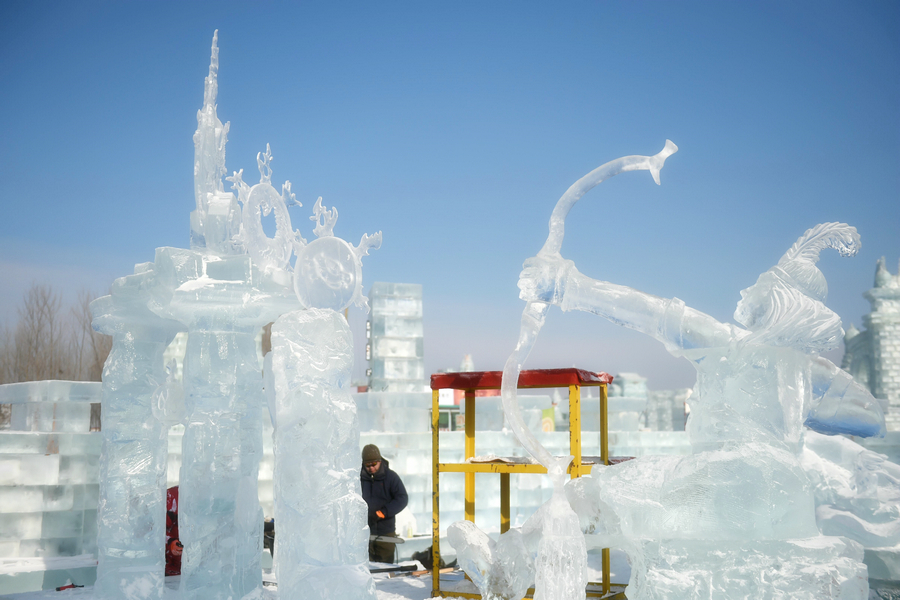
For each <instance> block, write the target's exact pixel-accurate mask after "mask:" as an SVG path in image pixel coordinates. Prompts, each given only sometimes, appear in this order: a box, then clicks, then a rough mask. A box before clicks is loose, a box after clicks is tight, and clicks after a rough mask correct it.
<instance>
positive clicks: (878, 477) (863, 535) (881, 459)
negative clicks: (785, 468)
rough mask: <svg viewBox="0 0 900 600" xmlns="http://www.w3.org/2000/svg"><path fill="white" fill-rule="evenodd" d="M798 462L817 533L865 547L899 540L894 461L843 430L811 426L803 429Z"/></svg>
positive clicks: (899, 484) (898, 481)
mask: <svg viewBox="0 0 900 600" xmlns="http://www.w3.org/2000/svg"><path fill="white" fill-rule="evenodd" d="M801 463H802V464H803V467H804V468H805V469H806V472H807V473H808V474H809V475H810V479H811V480H812V484H813V490H814V493H815V498H816V522H817V523H818V525H819V530H820V531H821V532H822V533H823V534H825V535H838V536H843V537H847V538H850V539H851V540H855V541H857V542H859V543H860V544H862V545H863V546H865V547H866V548H880V547H885V546H897V545H898V544H900V465H897V464H895V463H892V462H890V461H889V460H887V457H885V456H884V455H882V454H878V453H876V452H872V451H871V450H867V449H865V448H863V447H862V446H860V445H859V444H857V443H856V442H854V441H852V440H849V439H847V438H845V437H843V436H829V435H822V434H819V433H816V432H814V431H806V432H805V433H804V436H803V453H802V455H801Z"/></svg>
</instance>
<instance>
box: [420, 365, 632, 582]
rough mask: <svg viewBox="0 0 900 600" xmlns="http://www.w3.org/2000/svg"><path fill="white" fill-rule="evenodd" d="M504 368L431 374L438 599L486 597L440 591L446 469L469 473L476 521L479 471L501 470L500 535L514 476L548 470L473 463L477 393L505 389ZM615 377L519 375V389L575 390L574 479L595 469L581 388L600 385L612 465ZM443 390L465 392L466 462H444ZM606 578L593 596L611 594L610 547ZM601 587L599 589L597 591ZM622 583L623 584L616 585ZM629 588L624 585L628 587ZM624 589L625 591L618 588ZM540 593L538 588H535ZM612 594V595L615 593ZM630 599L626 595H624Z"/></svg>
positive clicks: (603, 433) (603, 434) (468, 501)
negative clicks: (610, 412) (584, 431)
mask: <svg viewBox="0 0 900 600" xmlns="http://www.w3.org/2000/svg"><path fill="white" fill-rule="evenodd" d="M501 377H502V373H501V372H500V371H476V372H466V373H437V374H435V375H432V376H431V389H432V396H431V436H432V438H431V440H432V441H431V444H432V455H433V457H432V472H431V477H432V490H433V492H432V510H433V512H432V545H431V548H432V561H433V562H432V564H433V565H434V569H433V572H432V592H431V595H432V597H438V596H439V597H447V596H460V597H464V598H481V595H480V594H471V593H462V592H456V591H452V592H451V591H443V590H441V589H440V569H439V565H440V564H441V554H440V489H439V481H440V474H441V473H463V474H464V475H465V518H466V520H468V521H472V522H474V521H475V474H476V473H497V474H499V475H500V533H504V532H506V531H508V530H509V527H510V505H509V491H510V478H509V476H510V474H511V473H535V474H541V473H546V472H547V469H546V467H544V466H543V465H540V464H510V463H504V462H489V463H470V462H468V460H469V459H470V458H473V457H474V456H475V398H476V396H475V391H476V390H497V389H500V382H501ZM609 383H612V376H611V375H609V374H607V373H593V372H590V371H584V370H581V369H574V368H572V369H540V370H530V371H522V372H521V373H520V374H519V384H518V387H519V389H540V388H560V387H567V388H569V452H570V453H571V454H572V456H573V457H574V458H573V459H572V463H571V464H570V465H569V469H568V473H569V474H570V475H571V477H572V479H575V478H576V477H581V476H582V475H587V474H589V473H590V472H591V466H592V464H593V463H585V462H584V457H583V456H582V454H581V388H582V387H597V388H599V395H600V457H599V459H600V462H601V463H602V464H605V465H608V464H610V461H609V436H608V432H607V385H608V384H609ZM442 389H453V390H463V391H464V392H465V460H466V462H463V463H442V462H441V461H440V430H439V426H438V419H439V406H438V398H439V392H440V390H442ZM602 570H603V581H602V582H601V583H600V584H595V583H589V584H588V589H587V590H586V592H585V594H586V596H587V597H607V596H609V594H610V592H611V587H613V586H611V585H610V582H609V577H610V575H609V571H610V565H609V549H608V548H604V549H603V551H602ZM598 587H599V590H598V589H597V588H598ZM614 587H619V586H614ZM622 587H623V589H624V586H622ZM612 591H614V592H616V597H618V592H619V591H620V590H618V589H616V590H612ZM529 593H530V594H533V593H534V590H533V589H530V590H529ZM609 597H610V598H611V597H612V596H609ZM622 597H624V596H622Z"/></svg>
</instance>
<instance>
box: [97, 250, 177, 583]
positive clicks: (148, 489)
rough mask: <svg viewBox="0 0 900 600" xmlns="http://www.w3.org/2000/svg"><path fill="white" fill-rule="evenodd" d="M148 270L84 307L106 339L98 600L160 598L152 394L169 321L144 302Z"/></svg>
mask: <svg viewBox="0 0 900 600" xmlns="http://www.w3.org/2000/svg"><path fill="white" fill-rule="evenodd" d="M151 279H152V270H150V269H146V268H145V269H144V271H143V272H142V273H139V274H136V275H130V276H127V277H123V278H120V279H117V280H116V282H115V283H114V284H113V287H112V295H110V296H105V297H103V298H99V299H97V300H95V301H94V302H93V303H92V304H91V311H92V313H93V315H94V323H93V325H94V328H95V329H96V330H97V331H100V332H101V333H105V334H107V335H111V336H112V337H113V345H112V350H111V351H110V354H109V358H108V359H107V361H106V364H105V366H104V368H103V396H102V399H101V418H102V429H101V433H102V436H103V447H102V451H101V455H100V503H99V506H98V510H97V521H98V528H99V530H98V536H97V549H98V559H99V563H98V566H97V582H96V584H95V588H94V589H95V593H96V597H97V598H104V599H110V600H113V599H116V600H117V599H122V598H128V599H134V600H144V599H148V600H149V599H154V600H155V599H158V598H162V593H163V578H164V571H165V553H164V548H165V531H166V500H165V499H166V463H167V457H168V454H167V432H168V427H166V426H165V425H164V424H163V423H162V422H161V421H160V420H159V419H158V418H157V415H156V414H155V410H154V407H153V395H154V392H155V391H156V389H157V387H158V386H159V385H161V384H162V383H163V382H164V381H165V379H166V378H165V372H164V367H163V351H164V350H165V348H166V346H167V345H168V344H169V343H170V342H171V341H172V338H173V337H174V336H175V333H176V331H177V325H176V324H174V323H172V322H169V321H165V320H163V319H161V318H159V317H157V316H156V315H154V314H153V313H151V312H150V311H149V310H148V309H147V307H146V303H147V299H148V292H147V284H148V283H149V282H150V280H151Z"/></svg>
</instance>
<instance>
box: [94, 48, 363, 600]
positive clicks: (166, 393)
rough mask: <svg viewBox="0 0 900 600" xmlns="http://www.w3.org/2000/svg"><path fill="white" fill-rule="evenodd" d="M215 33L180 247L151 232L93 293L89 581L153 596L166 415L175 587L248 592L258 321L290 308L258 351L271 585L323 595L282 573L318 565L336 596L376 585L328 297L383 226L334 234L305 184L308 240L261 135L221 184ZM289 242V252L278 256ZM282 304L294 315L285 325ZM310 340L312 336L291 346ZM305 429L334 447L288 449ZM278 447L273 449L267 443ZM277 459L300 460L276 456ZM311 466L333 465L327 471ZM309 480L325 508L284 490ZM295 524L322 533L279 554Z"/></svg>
mask: <svg viewBox="0 0 900 600" xmlns="http://www.w3.org/2000/svg"><path fill="white" fill-rule="evenodd" d="M217 37H218V36H217V35H214V36H213V42H212V56H211V61H210V67H209V75H208V76H207V78H206V80H205V88H204V104H203V107H202V108H201V109H200V110H199V111H198V113H197V122H198V127H197V131H196V133H195V134H194V146H195V159H194V188H195V189H194V192H195V199H196V210H195V211H193V212H192V213H191V248H190V249H189V250H185V249H180V248H157V250H156V259H155V261H154V262H153V263H145V264H140V265H137V266H136V267H135V273H134V275H129V276H126V277H122V278H120V279H117V280H116V281H115V282H114V284H113V286H112V289H111V294H110V295H109V296H105V297H103V298H99V299H97V300H96V301H95V302H94V303H93V304H92V305H91V310H92V312H93V315H94V327H95V328H96V329H97V330H99V331H102V332H104V333H107V334H110V335H112V336H113V340H114V342H113V350H112V352H111V353H110V358H109V360H108V361H107V363H106V365H105V368H104V374H103V397H102V418H103V427H102V432H103V449H102V453H101V467H100V468H101V473H100V480H101V484H100V485H101V488H100V504H99V508H98V522H99V531H98V554H99V564H98V569H97V582H96V585H95V594H96V596H97V597H98V598H104V599H109V600H120V599H125V598H128V599H134V600H141V599H154V600H155V599H160V598H162V597H163V589H164V586H163V573H164V566H165V556H164V553H163V548H164V535H165V519H166V512H165V510H166V507H165V484H166V443H167V439H166V432H167V428H168V426H170V425H172V424H175V423H178V422H182V423H184V424H185V434H184V438H183V450H182V468H181V475H180V478H179V479H180V481H181V485H180V490H179V492H180V493H179V501H180V507H179V530H180V534H181V541H182V542H183V543H184V555H183V561H182V576H181V597H183V598H185V600H188V599H198V600H199V599H203V600H207V599H222V600H225V599H227V598H232V599H242V598H256V597H260V595H261V592H262V573H261V568H260V557H261V553H262V543H261V533H262V532H261V528H262V511H261V509H260V505H259V499H258V493H257V488H258V483H257V480H258V472H259V461H260V457H261V456H262V411H263V410H264V407H265V400H266V395H265V392H264V389H263V379H262V374H261V370H260V365H259V361H258V357H257V346H256V336H257V334H258V332H259V331H260V329H261V328H262V327H263V326H264V325H266V324H267V323H271V322H273V321H275V320H276V319H278V317H279V316H281V315H285V313H289V314H287V315H285V319H284V320H279V322H278V323H276V327H275V329H276V331H277V332H278V334H277V336H276V339H277V340H278V348H277V349H276V352H275V353H274V358H272V356H273V355H272V354H270V355H269V356H270V367H271V366H272V365H271V363H272V362H274V368H275V369H284V370H285V372H283V373H272V372H271V371H272V369H271V368H270V369H269V375H270V376H272V377H274V378H275V380H276V381H282V382H287V384H286V385H287V387H285V388H283V389H282V395H281V396H278V395H277V394H275V393H274V390H273V389H272V387H271V386H270V388H269V390H270V397H269V404H270V409H271V410H272V415H271V416H272V420H273V422H274V423H276V424H277V425H276V472H275V485H276V494H277V495H278V496H277V497H278V499H279V500H278V504H276V513H277V514H278V518H279V520H281V514H282V513H279V512H278V511H279V510H281V511H287V512H284V514H285V515H286V516H285V518H284V522H279V534H280V535H279V549H280V550H279V552H280V553H281V554H282V556H281V557H280V558H281V560H280V561H279V566H276V569H280V570H281V572H282V575H281V576H280V577H283V578H284V581H283V583H282V586H280V587H281V588H282V589H281V596H282V597H296V598H317V597H319V598H322V597H325V596H323V595H322V593H321V590H319V592H318V594H316V593H313V591H311V589H312V588H314V587H316V586H315V585H313V586H312V587H310V586H307V587H306V588H302V587H301V588H298V589H292V585H300V584H302V583H303V582H302V581H300V582H299V583H298V579H302V578H298V577H296V576H292V575H291V572H292V571H300V572H302V573H304V574H307V575H308V574H309V573H310V572H311V571H316V570H318V571H319V574H318V575H316V576H314V577H310V578H308V579H309V580H315V579H316V577H317V578H318V581H319V582H322V581H325V580H326V579H328V578H333V579H332V581H331V583H333V581H335V580H340V581H342V582H344V585H342V586H341V591H342V597H346V598H367V599H368V598H374V585H373V583H372V580H371V577H370V576H369V575H368V572H367V571H366V570H365V567H364V564H365V561H366V559H367V554H366V548H367V532H366V512H365V503H364V502H363V500H362V498H361V496H360V493H359V482H358V478H351V479H350V482H351V483H353V484H355V487H353V485H348V483H347V477H346V473H344V472H343V471H342V470H341V469H343V470H346V468H347V467H346V464H347V463H348V460H349V459H348V458H347V456H348V455H349V453H351V450H350V448H351V447H352V455H353V459H354V460H353V461H352V463H353V464H352V470H353V471H354V474H355V469H356V467H357V466H358V461H357V460H356V453H357V452H358V447H359V441H358V440H359V431H358V426H357V424H356V413H355V407H353V405H352V402H350V407H348V406H347V403H348V402H349V390H348V389H347V386H348V384H349V373H350V367H351V365H352V344H351V339H350V336H349V330H348V329H347V325H346V322H345V321H344V320H343V318H342V317H340V315H339V314H338V313H337V312H335V310H336V309H339V308H342V307H343V306H346V304H347V303H349V302H346V301H347V300H349V301H358V300H359V296H360V293H359V290H360V288H361V263H360V258H361V257H362V256H363V255H364V254H366V252H367V251H368V250H369V249H371V248H377V247H378V246H379V244H380V241H381V236H380V234H376V236H374V237H372V238H369V237H368V236H363V241H362V242H361V243H360V246H359V248H354V247H352V246H350V245H349V244H347V243H346V242H344V241H343V240H340V239H339V238H336V237H334V236H333V233H332V227H333V225H334V221H335V220H336V218H337V212H336V211H334V210H332V211H326V210H325V209H324V208H323V207H322V206H321V199H320V201H319V202H318V203H317V204H316V208H315V211H314V212H315V216H314V217H313V220H316V221H317V225H316V228H315V229H314V232H315V233H316V235H317V236H318V238H319V239H317V240H315V241H314V242H312V243H309V244H307V243H306V241H305V240H304V239H303V238H302V237H301V236H300V235H299V233H297V232H294V231H292V230H291V222H290V216H289V215H288V212H287V207H288V206H289V205H299V203H298V202H296V200H295V197H294V194H293V193H292V192H291V184H290V182H285V183H284V185H283V186H282V191H281V193H278V192H277V191H276V190H275V188H274V187H273V186H272V184H271V174H272V171H271V161H272V155H271V152H270V151H269V149H268V147H267V149H266V152H265V154H262V153H261V154H260V155H259V156H258V157H257V163H258V166H259V171H260V182H259V183H258V184H256V185H254V186H252V187H250V186H248V185H247V184H246V183H244V182H243V179H242V177H243V171H240V172H237V173H234V174H233V175H232V176H231V177H229V178H228V180H229V181H230V182H231V183H232V189H234V190H236V191H237V192H238V194H237V196H235V194H233V193H231V192H228V191H225V189H224V184H223V177H224V175H225V173H226V171H225V144H226V141H227V134H228V124H227V123H226V124H224V125H223V124H222V122H221V121H220V120H219V119H218V117H217V115H216V95H217V77H218V46H217ZM239 203H240V204H239ZM272 212H274V216H275V221H276V227H277V232H276V234H275V237H274V238H268V237H267V236H266V235H265V233H264V231H263V229H262V225H261V221H260V220H261V218H262V216H264V215H268V214H271V213H272ZM293 252H296V253H297V255H298V256H297V261H296V267H295V268H294V269H293V273H292V272H291V271H292V269H291V266H290V258H291V254H292V253H293ZM298 309H305V310H298ZM291 311H295V312H291ZM292 320H293V321H295V322H299V323H300V324H299V325H294V329H293V330H292V329H291V326H290V325H289V323H290V322H291V321H292ZM303 323H307V325H303ZM178 331H187V332H188V342H187V349H186V353H185V361H184V377H183V387H181V386H178V385H177V384H176V383H174V382H173V381H172V380H171V378H168V379H167V377H166V374H165V370H164V367H163V364H162V352H163V350H164V349H165V347H166V345H167V344H168V343H169V342H170V341H171V340H172V338H173V337H174V335H175V333H176V332H178ZM295 334H297V335H299V336H301V337H300V338H299V339H298V340H297V344H298V345H299V346H301V347H305V348H306V349H307V350H310V351H312V352H313V354H315V353H316V352H318V353H319V355H317V356H316V357H313V356H312V355H309V356H307V355H303V354H302V352H301V353H300V354H299V355H298V354H292V353H291V350H289V349H288V345H289V344H290V343H292V342H293V341H294V339H293V337H292V336H293V335H295ZM303 336H305V337H303ZM309 340H313V341H312V346H311V347H307V346H304V344H305V343H308V342H309ZM317 344H322V346H321V347H319V346H318V345H317ZM322 352H324V353H325V354H324V355H322ZM308 358H319V359H321V360H320V363H317V365H318V366H322V367H323V368H324V370H323V371H321V372H318V371H317V372H316V373H312V372H310V371H309V368H310V366H311V365H310V363H308V362H307V359H308ZM300 384H302V385H304V386H307V387H306V388H304V393H302V394H296V397H295V396H290V395H289V394H290V393H293V392H295V391H296V387H297V386H298V385H300ZM303 402H306V403H307V404H305V405H304V404H302V403H303ZM350 409H352V410H350ZM304 411H308V412H309V414H310V415H312V416H313V417H314V419H313V420H314V423H313V422H310V424H309V425H310V427H321V431H320V432H319V433H320V434H323V435H324V434H326V433H327V432H331V435H330V437H329V438H328V439H317V440H316V442H313V441H311V440H306V439H304V440H297V439H292V436H295V435H296V434H297V433H302V432H301V431H300V429H302V427H301V426H300V424H301V423H302V422H303V421H304V419H305V418H306V416H308V415H307V414H306V413H304ZM325 417H333V418H336V420H333V421H328V420H327V418H325ZM278 425H281V427H278ZM354 436H355V437H354ZM326 437H327V436H326ZM319 442H321V443H322V444H323V445H322V446H321V447H320V448H319V447H317V450H321V451H322V452H330V453H332V456H333V457H337V458H335V459H334V460H335V461H336V462H335V463H333V464H325V463H324V462H322V461H319V460H314V459H313V456H314V454H315V453H314V451H313V450H312V449H309V448H306V449H301V448H300V446H303V445H304V444H310V445H312V444H315V443H319ZM298 444H299V446H298ZM328 444H331V445H328ZM285 452H287V453H289V454H288V456H289V457H290V458H289V459H288V461H284V460H279V454H280V455H281V457H284V456H285V454H284V453H285ZM293 452H305V453H306V455H305V457H304V460H303V461H294V459H293V454H292V453H293ZM291 461H293V462H295V463H299V466H301V467H302V468H300V469H294V470H292V469H290V468H288V467H290V466H291ZM316 469H334V470H335V475H334V477H332V475H331V472H329V473H328V474H323V473H319V472H316ZM329 477H332V480H329ZM295 478H296V479H295ZM304 478H305V479H304ZM315 486H324V487H327V488H328V490H330V491H332V492H334V493H335V494H336V497H338V498H340V501H339V502H338V503H337V504H338V505H340V506H339V507H337V508H334V510H333V513H332V515H331V518H330V519H327V520H323V519H322V518H321V517H322V515H319V514H315V513H314V512H311V511H305V508H308V506H309V504H308V501H309V496H308V494H307V495H304V494H302V493H300V492H299V491H298V490H306V489H309V488H313V487H315ZM315 489H321V488H320V487H315ZM279 492H280V493H279ZM291 494H298V497H299V498H300V503H301V504H302V503H303V502H306V503H307V504H306V505H304V506H303V507H302V508H304V510H300V511H299V513H298V515H299V516H297V515H294V516H291V517H289V516H287V515H289V514H291V513H290V509H291V508H292V507H291V506H290V501H291V500H292V498H289V497H288V496H289V495H291ZM354 494H355V496H354ZM316 500H320V498H316ZM336 506H337V505H336ZM329 527H331V529H330V530H329V529H328V528H329ZM300 536H302V537H303V544H305V545H306V547H308V548H309V547H319V548H320V549H321V548H327V549H328V550H327V551H324V550H323V552H321V553H320V554H318V555H315V556H312V557H309V556H307V557H306V558H307V559H309V560H306V562H303V561H302V560H301V561H300V563H302V564H300V563H297V564H291V562H290V561H293V560H295V559H296V558H297V557H300V556H301V555H302V553H299V551H297V550H296V549H293V546H294V545H296V544H299V543H300V540H299V537H300ZM309 536H313V537H309ZM315 536H318V537H315ZM319 542H322V543H321V544H319ZM317 561H318V562H317ZM347 565H349V566H347ZM323 573H327V574H323Z"/></svg>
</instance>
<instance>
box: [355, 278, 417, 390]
mask: <svg viewBox="0 0 900 600" xmlns="http://www.w3.org/2000/svg"><path fill="white" fill-rule="evenodd" d="M369 303H370V305H371V310H372V314H371V316H370V317H369V321H368V325H367V327H368V329H367V333H368V337H369V343H368V347H367V352H366V354H367V356H366V358H367V359H368V360H369V372H368V376H369V389H370V390H372V391H375V392H423V391H426V390H427V389H428V382H427V380H426V377H425V359H424V356H425V355H424V349H423V341H424V337H423V331H422V286H421V285H419V284H415V283H384V282H381V281H376V282H375V283H373V284H372V288H371V289H370V290H369Z"/></svg>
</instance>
